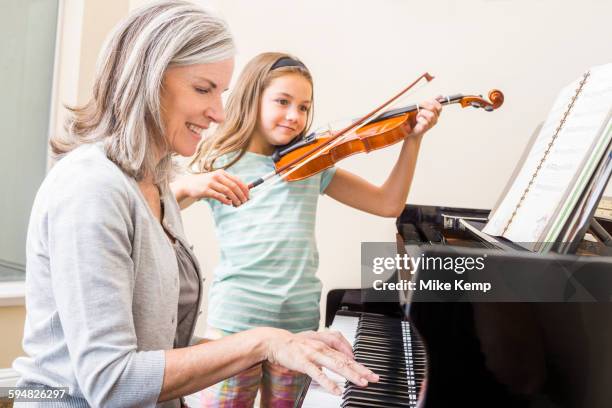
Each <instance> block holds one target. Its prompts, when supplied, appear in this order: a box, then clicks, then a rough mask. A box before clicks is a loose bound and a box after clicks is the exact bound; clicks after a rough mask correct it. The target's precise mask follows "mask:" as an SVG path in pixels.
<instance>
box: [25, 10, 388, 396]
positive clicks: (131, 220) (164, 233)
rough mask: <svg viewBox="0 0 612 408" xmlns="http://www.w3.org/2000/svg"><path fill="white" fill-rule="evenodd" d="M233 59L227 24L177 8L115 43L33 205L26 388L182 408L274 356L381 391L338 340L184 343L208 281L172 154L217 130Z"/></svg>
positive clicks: (307, 337)
mask: <svg viewBox="0 0 612 408" xmlns="http://www.w3.org/2000/svg"><path fill="white" fill-rule="evenodd" d="M233 54H234V45H233V41H232V38H231V36H230V34H229V33H228V30H227V27H226V26H225V24H224V23H223V22H222V21H220V20H219V19H217V18H215V17H213V16H211V15H210V14H208V13H207V12H205V11H203V10H202V9H200V8H198V7H196V6H194V5H192V4H190V3H186V2H180V1H175V2H163V3H157V4H155V5H152V6H149V7H145V8H143V9H140V10H138V11H137V12H135V13H134V14H133V15H131V16H130V17H129V18H127V19H126V20H125V21H124V22H123V23H121V24H120V25H119V26H118V27H117V29H116V30H115V32H114V33H113V34H112V36H111V37H110V39H109V41H108V42H107V43H106V45H105V48H104V51H103V53H102V55H101V58H100V64H99V67H98V72H97V76H96V80H95V87H94V92H93V98H92V99H91V100H90V101H89V103H88V104H86V105H85V106H84V107H82V108H77V109H73V110H72V117H71V119H70V120H69V122H68V127H67V129H68V132H67V135H65V136H64V137H56V138H54V139H53V140H52V141H51V144H52V147H53V151H54V153H55V154H56V155H57V157H58V158H59V159H60V160H59V161H58V162H57V164H55V166H54V167H53V168H52V170H51V171H50V172H49V174H48V175H47V177H46V179H45V181H44V182H43V184H42V186H41V187H40V190H39V191H38V194H37V196H36V200H35V202H34V206H33V208H32V214H31V218H30V226H29V231H28V239H27V267H26V269H27V274H26V288H27V296H26V299H27V300H26V301H27V321H26V326H25V334H24V350H25V351H26V353H27V355H28V356H27V357H22V358H19V359H17V360H16V361H15V363H14V367H15V369H16V370H18V371H19V372H20V373H21V375H22V379H21V382H20V385H22V386H42V387H53V386H68V387H69V390H70V391H69V396H68V398H67V399H65V400H64V401H63V402H62V406H72V407H83V406H89V405H91V406H112V407H122V406H153V405H155V404H157V403H158V402H160V401H167V402H166V403H164V404H162V405H164V406H178V405H179V404H180V402H179V399H178V398H179V397H180V396H183V395H186V394H190V393H193V392H195V391H196V390H200V389H203V388H205V387H207V386H209V385H212V384H214V383H216V382H218V381H220V380H221V379H223V378H226V377H230V376H232V375H234V374H236V373H238V372H240V371H242V370H244V369H246V368H248V367H250V366H252V365H254V364H257V363H259V362H262V361H265V360H268V361H270V362H272V363H276V364H281V365H284V366H286V367H288V368H290V369H293V370H298V371H301V372H304V373H306V374H309V375H311V376H313V377H314V378H315V379H316V380H317V381H318V382H320V383H321V384H322V385H323V386H325V387H327V388H328V389H330V390H331V391H335V392H338V389H337V387H336V386H335V384H334V383H333V382H331V381H330V380H329V379H328V378H327V377H326V376H325V375H324V374H323V373H322V371H321V370H320V367H321V366H327V367H330V368H332V369H334V370H335V371H337V372H339V373H340V374H342V375H343V376H345V377H347V378H348V379H349V380H351V381H353V382H355V383H357V384H360V385H365V384H366V383H367V381H372V380H376V376H375V375H374V374H373V373H372V372H371V371H369V370H367V369H366V368H364V367H362V366H360V365H359V364H357V363H355V362H354V360H353V359H352V358H351V357H350V356H351V351H350V346H349V345H348V343H347V342H346V340H344V339H343V338H342V337H341V336H339V335H338V334H332V333H302V334H298V335H295V334H291V333H289V332H287V331H284V330H279V329H272V328H259V329H254V330H250V331H247V332H243V333H239V334H236V335H232V336H228V337H225V338H223V339H221V340H218V341H212V342H208V343H202V344H197V345H193V346H189V344H190V342H191V339H192V335H193V330H194V326H195V323H196V318H197V316H198V310H199V304H200V300H201V281H202V277H201V275H200V270H199V267H198V263H197V261H196V259H195V256H194V255H193V252H192V251H191V249H190V246H189V244H188V243H187V241H186V239H185V237H184V233H183V228H182V224H181V219H180V215H179V211H180V210H179V208H178V205H177V203H176V200H175V199H174V197H173V196H172V194H171V192H170V189H169V188H168V182H169V179H170V177H171V171H172V160H171V155H172V154H174V153H177V154H180V155H183V156H189V155H192V154H193V153H194V151H195V149H196V146H197V144H198V142H199V141H200V139H201V137H202V132H203V130H204V129H206V128H208V126H209V125H210V124H211V123H218V122H221V121H223V107H222V105H221V94H222V92H223V91H224V90H226V89H227V87H228V84H229V82H230V78H231V74H232V70H233ZM231 184H232V183H231V182H229V181H228V185H231ZM232 188H235V186H234V187H232Z"/></svg>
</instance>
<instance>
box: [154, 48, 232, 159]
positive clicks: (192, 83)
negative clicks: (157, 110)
mask: <svg viewBox="0 0 612 408" xmlns="http://www.w3.org/2000/svg"><path fill="white" fill-rule="evenodd" d="M233 71H234V59H233V58H229V59H226V60H223V61H219V62H213V63H209V64H197V65H185V66H177V67H171V68H168V69H167V70H166V72H165V74H164V78H163V81H162V89H161V95H160V100H161V116H162V121H163V124H164V137H165V139H166V141H167V143H168V146H169V147H170V151H171V152H173V153H177V154H180V155H181V156H191V155H193V154H194V153H195V151H196V148H197V146H198V143H199V142H200V140H202V135H203V132H204V130H205V129H208V127H209V126H210V124H211V123H213V122H214V123H221V122H223V120H224V119H225V114H224V112H223V102H222V99H221V95H222V94H223V92H225V91H226V90H227V88H228V86H229V83H230V81H231V78H232V72H233Z"/></svg>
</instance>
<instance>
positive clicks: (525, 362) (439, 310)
mask: <svg viewBox="0 0 612 408" xmlns="http://www.w3.org/2000/svg"><path fill="white" fill-rule="evenodd" d="M488 213H489V212H488V211H483V210H473V209H461V208H448V207H434V206H412V205H407V206H406V208H405V210H404V212H403V213H402V215H401V216H400V217H399V218H398V219H397V228H398V234H397V237H396V240H397V251H398V253H407V252H410V251H414V250H415V249H416V251H417V252H419V254H421V255H422V256H425V257H427V256H455V257H456V256H466V255H470V254H474V253H476V252H477V253H480V254H486V256H487V263H488V264H489V268H488V270H489V271H491V270H495V271H505V272H508V271H515V272H516V273H517V274H524V276H526V277H527V278H529V277H530V276H534V277H542V276H546V277H548V278H550V277H551V276H552V278H553V280H554V279H556V276H560V277H562V279H564V280H565V282H567V277H568V276H569V277H570V278H571V279H572V281H573V282H574V284H575V285H574V286H572V285H569V286H568V285H567V284H565V286H563V287H562V288H561V289H562V290H563V291H564V292H563V293H562V296H563V297H564V299H566V300H567V301H558V299H557V298H556V297H555V296H554V295H551V297H550V298H549V299H546V298H545V299H544V301H535V299H527V301H503V302H502V301H500V302H495V301H493V302H491V301H479V298H478V296H476V297H474V298H473V299H469V298H463V299H438V300H439V301H436V299H432V298H431V296H430V297H423V298H419V296H420V295H418V293H417V292H410V291H399V292H398V294H397V299H395V300H394V301H393V302H389V301H385V302H379V301H370V300H368V299H371V298H370V297H369V296H368V293H367V292H368V291H371V290H372V289H363V290H335V291H332V292H330V293H329V295H328V299H327V318H326V323H327V325H329V326H331V328H334V329H337V330H339V331H341V332H342V333H344V335H345V336H346V337H347V338H348V339H349V341H351V342H352V344H353V346H354V352H355V356H356V359H357V360H358V361H360V362H362V363H364V364H365V365H366V366H368V367H370V368H371V369H373V371H375V372H377V373H378V374H379V375H380V377H381V381H380V383H378V384H371V385H370V386H368V387H367V388H359V387H355V386H352V385H349V384H345V390H344V393H343V395H342V396H341V397H336V396H333V395H331V394H328V393H325V392H324V391H322V390H321V389H320V388H319V387H318V386H317V384H315V383H309V384H306V385H305V387H304V390H303V393H302V396H301V399H300V401H299V402H298V404H297V406H301V407H317V408H324V407H339V406H342V407H427V408H431V407H435V408H437V407H529V408H566V407H568V408H574V407H581V408H582V407H588V408H599V407H602V408H603V407H612V302H611V301H612V257H611V254H612V251H611V249H612V248H611V247H612V238H610V233H611V231H612V225H611V224H610V223H606V222H604V221H601V222H599V223H598V222H597V220H596V219H593V221H592V222H591V228H590V229H589V233H590V234H593V236H596V237H597V239H595V240H583V241H582V242H580V244H579V245H577V246H576V247H575V248H573V253H571V254H558V253H548V254H546V255H534V254H532V253H530V252H528V251H521V250H520V249H517V248H514V249H515V250H512V251H505V250H500V249H497V248H488V245H487V243H486V242H484V241H482V240H481V239H478V237H477V236H476V235H475V234H474V233H473V232H471V231H470V230H468V229H465V228H462V227H461V225H460V224H459V223H457V220H458V219H460V218H467V219H472V220H474V219H479V218H481V219H486V217H487V215H488ZM475 251H476V252H475ZM568 271H569V275H568ZM404 273H405V271H397V272H396V273H395V274H394V276H392V277H391V280H399V279H401V278H402V274H404ZM422 274H423V271H421V270H419V269H416V270H413V271H412V273H411V274H410V275H409V276H408V277H407V278H408V279H411V280H413V281H414V280H418V278H419V276H420V275H422ZM607 275H611V277H610V278H607ZM421 277H422V276H421ZM403 278H406V276H404V277H403ZM542 282H545V284H546V285H550V282H549V281H546V280H544V281H542ZM542 282H539V283H538V281H537V279H535V278H534V283H533V285H534V288H536V289H537V285H538V284H540V285H541V284H542ZM553 284H554V282H553ZM577 287H580V288H582V289H584V290H585V291H586V293H587V294H586V295H584V293H583V296H582V297H576V295H575V293H574V292H572V291H575V290H576V288H577ZM585 288H586V289H585ZM540 289H541V288H540ZM523 290H524V289H523ZM568 291H569V292H568ZM535 293H536V295H535V296H536V297H537V290H536V292H535ZM576 299H578V300H576Z"/></svg>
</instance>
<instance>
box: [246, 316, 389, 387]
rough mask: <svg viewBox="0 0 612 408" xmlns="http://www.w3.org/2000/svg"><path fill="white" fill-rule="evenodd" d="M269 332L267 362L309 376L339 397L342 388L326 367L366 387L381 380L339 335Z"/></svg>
mask: <svg viewBox="0 0 612 408" xmlns="http://www.w3.org/2000/svg"><path fill="white" fill-rule="evenodd" d="M255 330H265V331H267V333H266V334H265V336H266V337H267V338H268V339H269V340H268V347H267V353H266V356H265V358H266V359H267V360H268V361H269V362H271V363H273V364H279V365H282V366H284V367H286V368H288V369H290V370H294V371H299V372H301V373H304V374H307V375H309V376H310V377H312V379H314V380H315V381H316V382H317V383H319V384H320V385H321V386H322V387H323V388H325V389H326V390H327V391H329V392H332V393H334V394H337V395H339V394H340V393H341V391H342V390H341V389H340V387H339V386H338V385H337V384H336V383H335V382H334V381H332V380H331V379H330V378H329V377H327V376H326V375H325V374H324V373H323V371H322V370H321V367H326V368H328V369H330V370H332V371H334V372H336V373H338V374H339V375H341V376H342V377H344V378H346V379H347V380H349V381H351V382H352V383H354V384H357V385H359V386H363V387H365V386H366V385H367V384H368V382H377V381H378V376H377V375H376V374H374V373H373V372H372V371H370V370H369V369H367V368H366V367H364V366H362V365H361V364H359V363H357V362H356V361H355V360H354V358H353V353H352V351H351V346H350V344H349V343H348V341H347V340H346V339H345V338H344V337H343V336H342V335H341V334H340V333H338V332H332V331H328V332H313V331H309V332H303V333H299V334H292V333H290V332H288V331H286V330H281V329H272V328H260V329H255Z"/></svg>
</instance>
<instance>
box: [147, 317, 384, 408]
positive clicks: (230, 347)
mask: <svg viewBox="0 0 612 408" xmlns="http://www.w3.org/2000/svg"><path fill="white" fill-rule="evenodd" d="M165 353H166V368H165V370H164V381H163V385H162V389H161V392H160V395H159V401H166V400H170V399H173V398H178V397H180V396H183V395H188V394H191V393H194V392H196V391H198V390H201V389H203V388H206V387H208V386H210V385H213V384H215V383H217V382H219V381H221V380H223V379H225V378H229V377H231V376H233V375H235V374H237V373H239V372H241V371H243V370H246V369H247V368H249V367H252V366H253V365H255V364H258V363H261V362H262V361H265V360H267V361H270V362H271V363H274V364H280V365H282V366H284V367H286V368H289V369H291V370H295V371H299V372H302V373H305V374H308V375H309V376H311V377H312V378H313V379H314V380H315V381H317V382H318V383H319V384H320V385H321V386H323V387H324V388H325V389H327V390H328V391H330V392H333V393H335V394H339V393H340V392H341V390H340V389H339V388H338V386H337V385H336V383H335V382H333V381H332V380H330V379H329V378H328V377H327V376H326V375H325V374H323V372H322V371H321V369H320V367H327V368H329V369H331V370H333V371H335V372H337V373H338V374H340V375H342V376H343V377H345V378H346V379H348V380H349V381H351V382H353V383H355V384H357V385H360V386H365V385H367V383H368V382H369V381H378V376H377V375H376V374H374V373H373V372H372V371H370V370H368V369H367V368H365V367H364V366H362V365H360V364H358V363H357V362H355V360H353V358H352V351H351V346H350V344H349V343H348V342H347V341H346V339H344V337H342V335H341V334H340V333H337V332H320V333H314V332H304V333H300V334H292V333H290V332H288V331H286V330H281V329H273V328H268V327H261V328H256V329H252V330H247V331H244V332H240V333H237V334H233V335H231V336H227V337H223V338H221V339H219V340H214V341H209V342H205V343H201V344H198V345H196V346H191V347H186V348H181V349H174V350H168V351H166V352H165Z"/></svg>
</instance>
